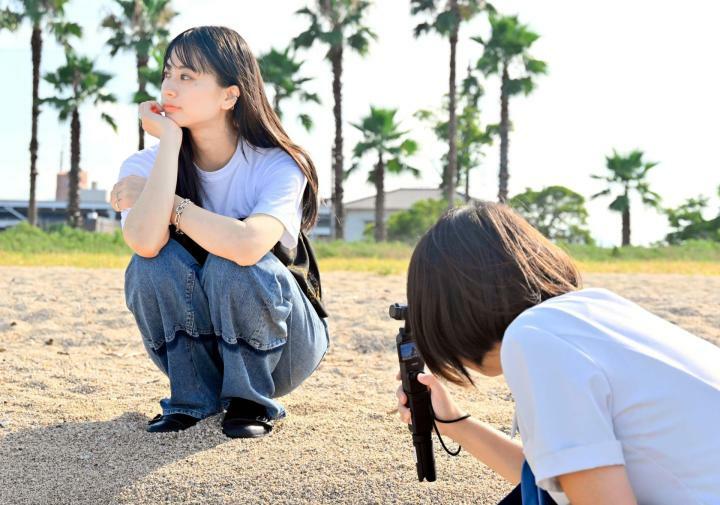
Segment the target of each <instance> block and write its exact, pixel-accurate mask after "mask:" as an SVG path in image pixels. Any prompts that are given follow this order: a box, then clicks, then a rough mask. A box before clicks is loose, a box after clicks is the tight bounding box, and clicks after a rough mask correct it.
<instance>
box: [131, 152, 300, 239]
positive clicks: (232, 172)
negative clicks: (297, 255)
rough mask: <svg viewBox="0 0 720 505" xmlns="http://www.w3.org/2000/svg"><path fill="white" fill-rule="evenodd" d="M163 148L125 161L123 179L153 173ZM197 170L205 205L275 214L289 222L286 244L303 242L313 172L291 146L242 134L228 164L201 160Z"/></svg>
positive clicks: (233, 213) (238, 213)
mask: <svg viewBox="0 0 720 505" xmlns="http://www.w3.org/2000/svg"><path fill="white" fill-rule="evenodd" d="M243 143H244V149H241V145H242V144H243ZM157 149H158V144H156V145H154V146H152V147H148V148H147V149H143V150H142V151H138V152H136V153H135V154H133V155H132V156H130V157H129V158H128V159H127V160H125V162H123V164H122V166H121V167H120V175H119V176H118V180H119V179H122V178H123V177H127V176H128V175H139V176H141V177H146V178H147V177H149V175H150V171H151V170H152V168H153V165H154V163H155V157H156V156H157ZM243 151H244V153H243ZM195 170H196V171H197V173H198V174H199V176H200V181H201V183H202V187H203V192H201V194H202V197H203V199H204V201H203V202H202V205H201V206H202V207H203V208H204V209H207V210H209V211H211V212H214V213H216V214H220V215H223V216H228V217H232V218H235V219H238V218H246V217H249V216H252V215H254V214H266V215H269V216H272V217H274V218H276V219H277V220H278V221H280V222H281V223H282V224H283V226H284V227H285V230H284V232H283V235H282V238H281V239H280V241H281V242H282V244H283V245H284V246H286V247H289V248H293V247H295V246H296V245H297V239H298V234H299V233H300V223H301V221H302V196H303V192H304V191H305V186H306V185H307V178H306V177H305V175H304V174H303V173H302V171H301V170H300V167H298V165H297V163H295V160H293V159H292V157H291V156H290V155H289V154H287V153H286V152H285V151H283V150H282V149H280V148H277V147H275V148H258V147H253V146H251V145H250V144H248V143H247V142H244V141H242V140H241V141H239V142H238V147H237V149H236V151H235V154H233V157H232V158H231V159H230V161H228V162H227V164H226V165H225V166H224V167H222V168H220V169H219V170H215V171H214V172H206V171H204V170H201V169H200V168H198V167H197V165H196V166H195ZM193 203H196V204H197V203H198V202H193ZM129 212H130V209H126V210H123V211H122V212H121V219H120V225H121V226H122V227H124V226H125V219H126V218H127V215H128V213H129Z"/></svg>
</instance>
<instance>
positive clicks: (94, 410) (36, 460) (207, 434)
mask: <svg viewBox="0 0 720 505" xmlns="http://www.w3.org/2000/svg"><path fill="white" fill-rule="evenodd" d="M585 283H586V285H587V286H602V287H607V288H609V289H612V290H614V291H616V292H618V293H619V294H621V295H623V296H626V297H627V298H630V299H631V300H633V301H635V302H637V303H639V304H640V305H642V306H643V307H645V308H647V309H649V310H651V311H652V312H655V313H656V314H658V315H660V316H662V317H665V318H667V319H669V320H670V321H672V322H674V323H676V324H678V325H680V326H682V327H683V328H685V329H687V330H688V331H690V332H693V333H695V334H696V335H698V336H700V337H703V338H705V339H708V340H709V341H711V342H713V343H715V344H716V345H720V296H718V293H720V277H691V276H674V275H655V276H653V275H611V274H603V275H599V274H598V275H587V276H586V277H585ZM323 287H324V291H325V298H326V300H327V302H326V303H327V306H328V310H329V312H330V313H331V316H332V317H331V319H330V320H329V322H330V329H331V338H332V342H331V349H330V351H329V352H328V354H327V356H326V358H325V361H324V362H323V363H322V365H321V366H320V368H319V369H318V371H317V372H316V373H315V374H314V375H313V376H312V377H311V378H310V379H309V380H308V381H307V382H306V383H305V384H303V385H302V386H301V387H300V388H299V389H297V390H296V391H294V392H293V393H292V394H290V395H288V396H286V397H284V399H283V400H282V401H283V403H284V405H285V406H286V407H287V409H288V412H289V415H288V418H287V419H285V420H283V421H282V422H280V423H278V425H277V426H276V429H275V430H274V432H273V434H272V436H270V437H268V438H265V439H261V440H254V441H247V440H231V439H229V438H226V437H225V436H224V435H223V434H222V433H221V431H220V422H221V417H222V416H221V415H216V416H213V417H211V418H208V419H205V420H203V421H202V422H200V423H198V425H196V426H194V427H192V428H190V429H188V430H186V431H184V432H180V433H170V434H150V433H146V432H145V426H146V422H147V420H148V419H149V418H151V417H153V416H154V415H155V414H156V413H158V412H159V405H158V403H157V402H158V400H159V399H160V398H162V397H164V396H166V395H167V394H168V393H169V389H168V381H167V379H166V377H165V376H164V375H163V374H162V373H161V372H160V371H159V370H157V369H156V368H155V367H154V365H153V364H152V363H151V361H150V359H149V358H148V357H147V356H146V354H145V351H144V349H143V347H142V343H141V341H140V336H139V332H138V330H137V328H136V326H135V322H134V319H133V317H132V315H131V314H130V312H129V311H128V310H127V308H126V306H125V301H124V296H123V271H122V270H117V269H112V270H110V269H108V270H84V269H74V268H16V267H0V363H1V366H0V385H2V389H1V390H0V503H1V504H13V505H14V504H61V503H62V504H65V503H67V504H101V503H102V504H105V503H113V504H115V503H117V504H146V503H147V504H150V503H153V504H156V503H168V504H169V503H173V504H175V503H183V504H241V503H275V504H299V503H354V504H358V503H363V504H364V503H382V504H385V503H448V504H460V503H482V504H486V503H487V504H492V503H497V501H498V500H499V499H500V498H502V496H504V495H505V494H506V493H507V492H508V491H509V490H510V489H511V486H510V485H509V484H508V483H506V482H504V481H503V480H502V479H501V478H500V477H497V476H495V475H494V474H493V473H492V472H491V471H490V470H489V469H487V468H486V467H484V465H482V464H481V463H480V462H478V461H477V460H475V459H473V458H472V457H470V456H469V455H468V454H466V453H462V455H461V456H460V457H458V458H451V457H449V456H447V455H446V454H445V453H444V452H443V451H442V449H441V448H440V447H439V444H436V463H437V473H438V480H437V482H435V483H432V484H428V483H419V482H418V481H417V477H416V475H415V470H414V462H413V456H412V444H411V439H410V436H409V433H408V431H407V429H406V428H405V427H404V426H403V425H401V424H400V423H399V422H398V419H397V415H396V414H395V412H394V408H395V402H394V389H395V387H396V384H395V381H394V380H393V376H394V374H395V371H396V369H397V363H396V358H395V354H394V337H395V334H396V332H397V327H398V324H397V322H395V321H392V320H390V319H389V318H388V317H387V307H388V305H389V304H391V303H393V302H396V301H403V300H404V292H405V286H404V278H403V277H401V276H376V275H369V274H361V273H350V272H347V273H344V272H332V273H327V274H325V275H324V276H323ZM453 391H454V392H455V394H456V396H457V397H458V399H459V400H460V402H461V403H462V404H463V406H464V407H465V408H467V410H468V411H469V412H471V413H472V414H473V415H474V416H475V417H476V418H479V419H481V420H484V421H487V422H489V423H491V424H493V425H494V426H496V427H497V428H499V429H501V430H506V431H509V428H510V423H511V418H512V413H513V403H512V398H511V396H510V394H509V390H508V388H507V387H506V386H505V384H504V382H503V380H502V378H497V379H483V380H480V381H479V383H478V388H477V389H476V390H470V389H464V390H463V389H457V388H453Z"/></svg>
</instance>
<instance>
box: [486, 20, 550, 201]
mask: <svg viewBox="0 0 720 505" xmlns="http://www.w3.org/2000/svg"><path fill="white" fill-rule="evenodd" d="M490 26H491V28H492V32H491V35H490V38H489V39H488V40H483V39H482V38H480V37H473V38H472V39H473V40H474V41H476V42H479V43H480V44H482V45H483V46H484V51H483V55H482V56H481V57H480V59H479V60H478V62H477V68H478V70H480V71H481V72H483V74H485V75H491V74H498V75H499V76H500V83H501V84H500V125H499V130H500V131H499V133H500V173H499V179H500V180H499V188H498V200H499V201H500V202H505V201H506V200H507V199H508V179H509V178H510V175H509V173H508V148H509V142H510V139H509V131H510V111H509V100H510V97H511V96H513V95H517V94H519V93H524V94H525V95H529V94H530V93H531V92H532V91H533V89H535V82H534V81H533V78H534V77H536V76H538V75H540V74H544V73H546V72H547V64H546V63H545V62H544V61H541V60H536V59H534V58H532V57H531V56H530V55H529V54H528V50H529V49H530V46H532V45H533V43H534V42H535V41H536V40H537V39H538V38H539V37H540V36H539V35H538V34H536V33H534V32H532V31H530V29H529V28H528V27H527V26H526V25H523V24H521V23H520V22H519V21H518V18H517V16H496V15H494V14H493V15H491V16H490ZM511 67H512V68H515V67H519V68H522V69H523V71H522V72H521V73H520V75H518V76H515V77H511V76H510V68H511Z"/></svg>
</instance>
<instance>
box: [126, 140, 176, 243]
mask: <svg viewBox="0 0 720 505" xmlns="http://www.w3.org/2000/svg"><path fill="white" fill-rule="evenodd" d="M181 143H182V136H181V135H180V136H178V135H172V134H170V135H168V136H167V137H163V138H161V139H160V145H159V146H158V152H157V157H156V158H155V164H154V165H153V168H152V170H151V171H150V175H149V177H148V179H147V182H146V184H145V187H144V189H143V191H142V193H141V194H140V196H139V197H138V199H137V201H136V202H135V203H134V205H133V206H132V210H131V211H130V213H129V214H128V216H127V219H126V221H125V227H124V228H123V235H124V237H125V239H126V241H127V242H128V244H129V245H130V246H131V247H132V248H133V249H135V250H136V251H145V252H148V253H151V252H153V251H154V252H157V251H158V250H159V249H160V248H161V247H162V245H163V243H164V242H165V240H166V239H167V235H168V219H167V216H168V215H169V214H170V212H171V210H172V209H173V202H174V199H175V187H176V185H177V175H178V154H179V152H180V145H181Z"/></svg>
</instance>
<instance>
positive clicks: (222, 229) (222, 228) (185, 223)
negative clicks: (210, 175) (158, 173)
mask: <svg viewBox="0 0 720 505" xmlns="http://www.w3.org/2000/svg"><path fill="white" fill-rule="evenodd" d="M182 200H183V199H182V198H181V197H179V196H177V195H175V196H174V203H173V206H172V211H171V212H170V215H169V220H168V221H166V222H165V226H167V224H168V223H172V224H174V223H175V208H176V207H177V206H178V205H179V204H180V202H182ZM180 230H181V231H182V232H183V233H184V234H186V235H187V236H188V237H190V238H191V239H193V241H194V242H195V243H197V244H198V245H199V246H200V247H202V248H203V249H205V250H206V251H207V252H209V253H212V254H214V255H215V256H220V257H221V258H226V259H228V260H230V261H234V262H236V263H239V264H242V263H243V261H242V260H241V256H242V254H241V253H242V250H243V246H242V242H243V241H247V240H250V238H249V237H248V231H249V230H248V227H247V226H246V224H245V223H244V222H243V221H240V220H239V219H234V218H231V217H227V216H222V215H220V214H215V213H214V212H210V211H209V210H207V209H203V208H202V207H199V206H197V205H194V204H193V203H190V204H189V205H188V206H187V207H185V209H184V210H183V212H182V214H181V216H180Z"/></svg>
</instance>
